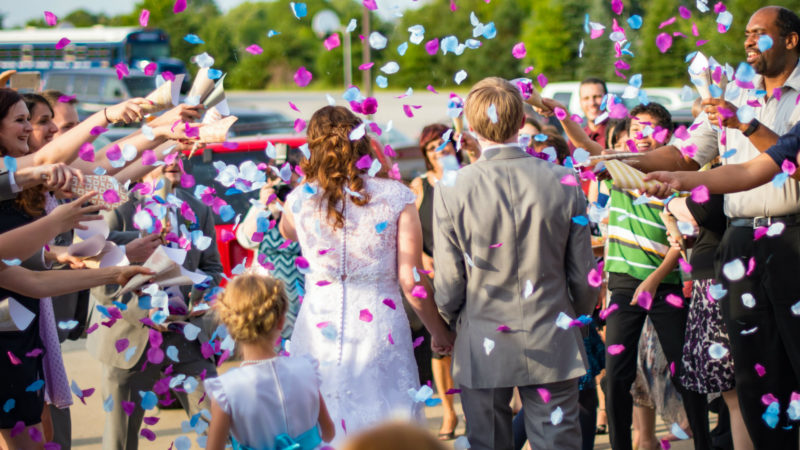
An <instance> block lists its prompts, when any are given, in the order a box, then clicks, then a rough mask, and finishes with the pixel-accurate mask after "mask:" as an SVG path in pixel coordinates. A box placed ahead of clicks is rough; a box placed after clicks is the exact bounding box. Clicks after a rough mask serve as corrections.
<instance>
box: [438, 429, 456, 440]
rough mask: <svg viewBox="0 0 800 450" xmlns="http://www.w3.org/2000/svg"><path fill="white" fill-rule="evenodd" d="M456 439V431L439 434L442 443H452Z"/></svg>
mask: <svg viewBox="0 0 800 450" xmlns="http://www.w3.org/2000/svg"><path fill="white" fill-rule="evenodd" d="M455 438H456V430H453V431H451V432H449V433H439V440H440V441H452V440H453V439H455Z"/></svg>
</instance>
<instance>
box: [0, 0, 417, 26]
mask: <svg viewBox="0 0 800 450" xmlns="http://www.w3.org/2000/svg"><path fill="white" fill-rule="evenodd" d="M244 1H245V0H216V2H217V5H219V7H220V9H222V10H223V11H227V10H229V9H231V8H233V7H235V6H237V5H239V4H241V3H244ZM136 3H137V1H136V0H115V1H108V0H26V1H25V7H24V8H20V7H18V4H16V3H15V2H14V1H13V0H0V13H2V14H4V15H5V19H4V25H5V26H6V27H13V26H22V25H24V24H25V22H27V21H28V20H29V19H36V18H40V17H43V12H44V11H50V12H52V13H53V14H55V15H56V16H58V17H61V16H64V15H66V14H68V13H69V12H70V11H74V10H75V9H78V8H84V9H86V10H89V11H91V12H94V13H98V12H103V13H106V14H108V15H110V16H113V15H117V14H122V13H127V12H130V11H131V10H133V7H134V5H135V4H136ZM188 3H189V7H190V8H191V4H192V2H191V0H189V1H188ZM418 3H420V1H417V0H377V4H378V11H381V10H387V9H388V8H390V7H393V6H398V7H400V8H407V7H408V6H412V5H414V4H418Z"/></svg>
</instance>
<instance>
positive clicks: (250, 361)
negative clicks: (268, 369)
mask: <svg viewBox="0 0 800 450" xmlns="http://www.w3.org/2000/svg"><path fill="white" fill-rule="evenodd" d="M273 358H274V357H273ZM273 358H264V359H248V360H246V361H242V362H241V363H239V367H244V366H249V365H255V364H263V363H265V362H268V361H269V360H271V359H273Z"/></svg>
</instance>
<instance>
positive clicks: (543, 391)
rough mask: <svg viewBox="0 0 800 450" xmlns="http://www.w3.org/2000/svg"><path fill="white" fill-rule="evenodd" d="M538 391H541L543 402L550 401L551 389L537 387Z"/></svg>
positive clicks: (540, 395)
mask: <svg viewBox="0 0 800 450" xmlns="http://www.w3.org/2000/svg"><path fill="white" fill-rule="evenodd" d="M536 392H538V393H539V397H541V398H542V401H543V402H545V403H550V391H548V390H547V389H545V388H537V389H536Z"/></svg>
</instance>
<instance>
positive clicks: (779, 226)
mask: <svg viewBox="0 0 800 450" xmlns="http://www.w3.org/2000/svg"><path fill="white" fill-rule="evenodd" d="M785 228H786V224H785V223H782V222H775V223H773V224H772V225H770V226H769V228H767V236H769V237H775V236H780V235H781V233H783V230H784V229H785Z"/></svg>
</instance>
